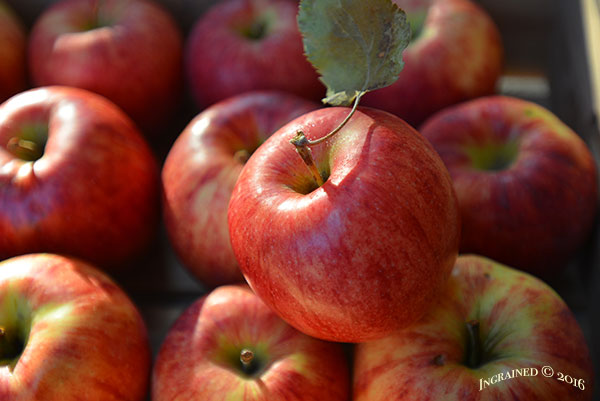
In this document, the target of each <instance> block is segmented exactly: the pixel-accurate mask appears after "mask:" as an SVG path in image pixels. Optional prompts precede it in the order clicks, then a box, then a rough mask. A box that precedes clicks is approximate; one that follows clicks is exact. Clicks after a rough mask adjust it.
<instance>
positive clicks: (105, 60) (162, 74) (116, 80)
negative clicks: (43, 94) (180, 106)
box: [29, 0, 183, 130]
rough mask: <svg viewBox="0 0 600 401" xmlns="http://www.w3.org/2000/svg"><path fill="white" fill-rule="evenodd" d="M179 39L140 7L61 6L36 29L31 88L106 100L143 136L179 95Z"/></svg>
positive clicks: (131, 0)
mask: <svg viewBox="0 0 600 401" xmlns="http://www.w3.org/2000/svg"><path fill="white" fill-rule="evenodd" d="M182 54H183V38H182V34H181V32H180V31H179V28H178V27H177V25H176V24H175V21H174V20H173V19H172V18H171V16H170V15H169V14H168V13H167V12H166V11H165V10H163V8H161V7H159V6H158V5H157V4H156V3H154V2H151V1H147V0H84V1H82V0H63V1H60V2H57V3H56V4H53V5H52V6H51V7H49V8H48V9H47V10H45V12H44V13H43V14H42V15H41V16H40V17H39V19H38V20H37V21H36V23H35V25H34V27H33V29H32V32H31V38H30V41H29V66H30V72H31V77H32V80H33V82H34V83H35V84H36V85H38V86H42V85H67V86H74V87H79V88H83V89H87V90H90V91H93V92H96V93H99V94H101V95H103V96H106V97H107V98H108V99H110V100H112V101H113V102H114V103H116V104H117V105H118V106H120V107H121V108H123V110H125V112H126V113H127V114H129V116H130V117H132V118H133V119H134V121H136V123H138V124H139V125H140V127H141V128H143V129H145V130H152V129H153V128H154V129H156V127H155V125H157V124H158V125H159V126H160V125H162V124H164V123H165V121H166V120H167V119H168V117H169V116H170V115H171V112H172V111H173V110H174V108H175V106H176V104H177V102H178V100H179V97H180V95H181V87H182V78H181V76H182V74H181V73H182V58H183V56H182Z"/></svg>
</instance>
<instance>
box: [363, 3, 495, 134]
mask: <svg viewBox="0 0 600 401" xmlns="http://www.w3.org/2000/svg"><path fill="white" fill-rule="evenodd" d="M394 2H395V3H396V4H397V5H399V6H400V7H401V8H403V7H406V8H407V15H408V18H409V20H410V21H411V23H412V25H411V27H412V30H413V39H412V41H411V43H410V44H409V45H408V47H407V48H406V50H405V51H404V53H403V55H402V58H403V60H404V62H405V64H404V69H403V70H402V73H401V74H400V75H399V77H398V80H397V81H396V82H395V83H394V84H392V85H391V86H388V87H386V88H382V89H380V90H377V91H373V92H371V93H368V94H367V95H365V96H364V99H363V102H362V104H363V105H367V106H372V107H376V108H379V109H382V110H387V111H389V112H392V113H394V114H396V115H398V116H400V117H401V118H403V119H404V120H406V121H407V122H408V123H410V124H412V125H413V126H415V127H416V126H418V124H420V123H422V122H423V120H424V119H425V118H427V117H428V116H430V115H431V114H433V113H434V112H436V111H438V110H440V109H442V108H444V107H446V106H449V105H451V104H455V103H458V102H461V101H463V100H467V99H470V98H475V97H478V96H483V95H489V94H492V93H494V91H495V87H496V81H497V80H498V78H499V76H500V73H501V71H502V63H503V48H502V42H501V38H500V34H499V32H498V29H497V28H496V26H495V24H494V22H493V20H492V19H491V18H490V17H489V15H488V14H487V13H486V12H485V11H484V10H483V9H482V8H481V7H479V6H478V5H476V4H475V3H473V2H471V1H470V0H394ZM419 3H420V7H419Z"/></svg>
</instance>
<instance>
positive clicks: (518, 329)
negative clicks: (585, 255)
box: [0, 0, 598, 401]
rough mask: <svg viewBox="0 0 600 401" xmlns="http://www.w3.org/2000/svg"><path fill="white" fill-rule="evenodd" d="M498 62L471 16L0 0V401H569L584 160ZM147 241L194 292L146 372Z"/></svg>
mask: <svg viewBox="0 0 600 401" xmlns="http://www.w3.org/2000/svg"><path fill="white" fill-rule="evenodd" d="M398 6H400V8H402V9H404V10H406V13H405V12H404V11H402V10H401V9H400V8H399V7H398ZM502 63H503V54H502V43H501V39H500V35H499V33H498V30H497V28H496V26H495V25H494V22H493V21H492V20H491V18H490V17H489V16H488V15H487V14H486V13H485V11H484V10H482V9H481V8H480V7H479V6H477V5H476V4H474V3H473V2H472V1H471V0H393V2H392V1H390V0H370V1H368V2H367V1H357V0H344V1H339V0H335V1H334V0H302V1H300V2H297V1H295V0H223V1H222V2H218V3H215V4H214V5H213V6H212V7H211V8H209V9H208V10H207V11H206V12H205V13H204V14H202V15H201V16H200V18H199V19H198V21H197V23H196V24H195V25H194V27H193V29H192V30H191V31H190V33H189V35H188V36H187V37H185V36H184V34H183V33H182V32H181V30H180V28H179V27H178V26H177V24H176V23H175V21H174V19H173V18H172V17H171V16H170V15H169V14H168V13H167V12H166V11H165V10H164V9H163V8H162V7H161V6H159V5H158V4H156V3H154V2H152V1H150V0H59V1H56V2H54V4H52V5H51V6H49V7H48V8H47V9H46V10H44V11H43V13H42V14H41V15H40V16H39V18H38V19H37V20H36V22H35V24H34V25H33V27H32V29H31V31H30V32H26V29H25V27H24V26H23V24H22V23H20V22H19V18H18V16H17V15H16V14H15V13H14V12H13V11H11V10H10V9H8V7H7V6H6V5H5V4H3V3H2V0H0V102H3V103H2V104H1V105H0V260H2V261H1V262H0V400H6V401H17V400H18V401H58V400H61V401H75V400H82V399H84V400H86V401H143V400H146V399H147V397H148V396H149V394H150V396H151V398H152V400H153V401H176V400H177V401H183V400H197V399H202V400H223V399H227V400H257V401H258V400H261V401H267V400H268V401H283V400H323V401H349V400H350V399H352V400H356V401H358V400H361V401H362V400H365V401H367V400H368V401H377V400H388V399H402V400H523V399H536V400H538V399H543V400H591V398H592V390H593V380H594V373H593V368H592V362H591V360H590V355H589V351H588V347H587V345H586V340H585V338H584V336H583V334H582V331H581V329H580V328H579V326H578V323H577V322H576V320H575V318H574V317H573V314H572V313H571V311H570V310H569V308H568V306H567V305H566V304H565V303H564V302H563V301H562V300H561V298H560V297H559V296H558V295H557V294H556V293H555V292H554V290H553V289H552V288H551V287H550V286H549V285H548V284H546V283H545V282H544V281H542V280H548V279H552V278H555V277H558V276H559V274H560V273H561V271H562V270H563V269H564V268H565V267H566V265H567V264H568V262H569V261H570V260H571V259H572V258H573V256H574V255H575V254H576V253H577V252H578V250H579V249H580V248H581V247H582V245H583V244H584V243H585V241H586V240H587V239H588V237H589V235H590V233H591V231H592V229H593V226H594V219H595V216H596V210H597V203H598V187H597V179H598V177H597V172H596V165H595V160H594V159H593V157H592V155H591V153H590V151H589V150H588V148H587V146H586V144H585V143H584V142H583V141H582V140H581V139H580V138H579V136H578V135H577V134H576V133H574V132H573V131H572V130H571V129H569V128H568V127H567V126H566V125H565V124H564V123H562V122H561V121H560V120H559V119H558V118H557V117H555V116H554V115H553V114H552V113H551V112H550V111H548V110H546V109H544V108H543V107H541V106H539V105H536V104H533V103H531V102H528V101H525V100H521V99H516V98H510V97H505V96H499V95H495V88H496V82H497V80H498V78H499V76H500V74H501V73H502ZM442 67H443V68H442ZM400 71H402V72H400ZM188 95H189V96H190V98H189V99H188V98H187V96H188ZM324 96H326V98H325V99H324V101H325V102H326V103H328V104H329V105H331V107H324V106H322V105H320V104H319V103H318V100H319V99H320V98H322V97H324ZM361 101H362V104H363V105H367V106H370V107H358V104H359V102H361ZM186 102H194V105H195V106H194V107H197V108H198V110H199V111H200V110H201V111H200V112H199V114H197V115H196V116H195V117H194V118H193V119H192V120H191V121H190V122H189V124H188V125H187V127H186V128H185V129H184V130H183V132H181V134H180V135H179V136H178V137H177V138H176V140H174V142H173V144H172V146H171V147H170V150H169V152H168V155H167V156H166V159H165V160H164V162H163V163H162V168H161V161H159V159H160V157H159V156H158V154H159V153H160V150H159V149H157V148H156V147H155V146H154V144H153V141H152V139H153V138H156V136H160V135H161V133H164V132H169V127H172V126H173V125H174V124H175V122H174V121H175V119H176V118H177V116H178V114H179V115H180V114H181V110H180V109H181V108H182V107H185V104H186ZM349 106H352V107H349ZM163 139H164V138H163ZM161 224H164V226H165V228H166V230H167V232H168V235H169V240H170V242H171V245H172V247H173V249H174V250H175V252H176V253H177V255H178V257H179V259H180V261H181V262H182V264H183V265H184V266H185V267H186V268H187V269H188V270H189V271H190V273H191V274H192V275H193V276H194V277H195V278H196V279H197V280H198V281H199V282H201V283H202V284H204V285H205V286H206V287H207V288H210V289H211V291H210V292H209V293H207V294H205V295H204V296H203V297H201V298H200V299H198V300H197V301H196V302H194V303H193V304H192V305H191V306H189V308H187V309H186V310H185V311H184V313H183V314H182V315H181V316H180V318H179V319H178V320H177V321H176V322H175V324H174V325H173V326H172V328H171V330H170V331H169V333H168V335H167V337H166V338H165V339H164V342H163V344H162V346H161V348H160V350H159V352H158V354H157V355H156V359H155V360H154V361H153V359H152V351H151V350H150V348H149V343H148V338H147V337H148V335H147V330H146V326H145V324H144V321H143V318H142V317H141V315H140V313H139V311H138V308H137V306H136V305H135V304H134V303H133V302H132V301H131V300H130V299H129V297H128V295H127V294H126V293H125V292H124V291H123V289H121V287H120V286H119V285H118V284H117V283H116V282H115V281H114V280H113V279H112V278H110V277H109V274H112V273H115V272H118V271H121V270H123V269H126V268H127V267H128V266H131V265H132V264H136V263H139V261H140V259H141V256H143V255H144V254H147V253H148V252H149V251H150V249H149V248H150V247H151V246H152V244H153V243H154V239H155V237H156V232H157V229H158V228H159V226H160V225H161ZM478 255H482V256H478ZM508 266H511V267H508ZM548 368H550V370H552V374H550V373H549V370H548ZM515 372H518V373H519V375H518V377H517V376H516V373H515ZM524 372H525V373H524ZM534 372H535V374H534Z"/></svg>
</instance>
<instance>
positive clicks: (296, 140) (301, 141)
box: [290, 91, 367, 186]
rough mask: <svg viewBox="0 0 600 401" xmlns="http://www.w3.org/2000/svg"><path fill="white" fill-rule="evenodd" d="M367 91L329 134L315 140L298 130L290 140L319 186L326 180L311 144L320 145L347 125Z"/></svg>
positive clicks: (355, 100)
mask: <svg viewBox="0 0 600 401" xmlns="http://www.w3.org/2000/svg"><path fill="white" fill-rule="evenodd" d="M365 93H367V92H366V91H361V92H358V94H357V95H356V98H355V99H354V104H353V106H352V109H351V110H350V112H349V113H348V115H347V116H346V118H344V120H343V121H342V122H341V123H340V124H339V125H338V126H337V127H335V128H334V129H333V130H332V131H331V132H329V133H328V134H327V135H325V136H323V137H321V138H319V139H315V140H312V141H311V140H310V139H308V138H307V137H306V135H305V134H304V132H302V131H298V132H296V135H295V136H294V137H293V138H292V139H291V140H290V143H291V144H292V145H294V146H295V147H296V152H298V154H299V155H300V157H301V158H302V160H303V161H304V163H305V164H306V166H307V167H308V169H309V170H310V172H311V174H312V176H313V178H314V179H315V181H316V182H317V185H318V186H321V185H323V183H324V180H323V176H321V173H320V172H319V169H318V168H317V166H316V164H315V161H314V159H313V157H312V150H311V149H310V146H312V145H318V144H320V143H321V142H325V141H326V140H328V139H329V138H331V137H332V136H334V135H335V134H337V133H338V132H339V131H340V130H341V129H342V128H343V127H344V126H345V125H346V123H347V122H348V121H350V118H352V116H353V115H354V112H355V111H356V109H357V107H358V103H359V102H360V98H361V97H362V95H364V94H365Z"/></svg>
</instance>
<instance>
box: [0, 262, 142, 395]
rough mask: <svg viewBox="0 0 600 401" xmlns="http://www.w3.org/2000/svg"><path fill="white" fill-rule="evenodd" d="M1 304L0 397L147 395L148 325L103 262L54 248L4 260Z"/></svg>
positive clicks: (0, 281)
mask: <svg viewBox="0 0 600 401" xmlns="http://www.w3.org/2000/svg"><path fill="white" fill-rule="evenodd" d="M0 311H1V313H0V327H1V328H2V334H1V336H0V399H2V400H6V401H33V400H35V401H76V400H81V399H85V400H86V401H109V400H111V401H113V400H114V401H143V400H145V396H146V394H147V391H148V382H149V376H150V347H149V344H148V338H147V334H146V327H145V325H144V322H143V320H142V318H141V316H140V314H139V312H138V311H137V309H136V307H135V306H134V305H133V303H132V302H131V301H130V300H129V298H128V297H127V295H126V294H125V293H124V292H123V291H122V290H121V289H120V288H119V287H118V286H117V285H116V284H115V283H114V282H113V281H112V280H110V279H109V278H108V277H107V276H105V275H104V274H102V273H100V272H99V271H98V270H97V269H95V268H93V267H92V266H90V265H88V264H86V263H83V262H80V261H77V260H73V259H68V258H65V257H62V256H57V255H52V254H32V255H25V256H19V257H16V258H13V259H9V260H5V261H3V262H1V263H0ZM82 397H84V398H82Z"/></svg>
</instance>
